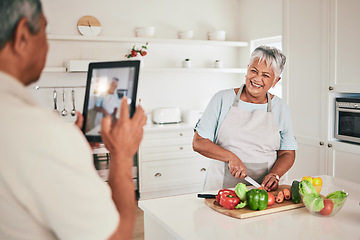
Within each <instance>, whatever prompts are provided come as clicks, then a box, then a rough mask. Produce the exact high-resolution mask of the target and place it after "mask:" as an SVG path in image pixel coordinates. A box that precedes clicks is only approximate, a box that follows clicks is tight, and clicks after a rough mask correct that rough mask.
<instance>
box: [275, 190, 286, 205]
mask: <svg viewBox="0 0 360 240" xmlns="http://www.w3.org/2000/svg"><path fill="white" fill-rule="evenodd" d="M275 201H276V202H277V203H282V202H283V201H284V192H283V191H280V192H278V194H277V195H276V199H275Z"/></svg>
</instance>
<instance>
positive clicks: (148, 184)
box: [139, 124, 209, 199]
mask: <svg viewBox="0 0 360 240" xmlns="http://www.w3.org/2000/svg"><path fill="white" fill-rule="evenodd" d="M193 135H194V131H193V126H188V125H183V124H171V125H150V126H146V127H145V132H144V138H143V141H142V143H141V146H140V149H139V180H140V198H141V199H147V198H155V197H162V196H170V195H176V194H184V193H191V192H200V191H202V189H203V185H204V181H205V177H206V173H207V168H208V164H209V160H208V159H207V158H205V157H203V156H201V155H199V154H198V153H195V152H194V151H193V149H192V138H193Z"/></svg>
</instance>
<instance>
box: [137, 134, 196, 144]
mask: <svg viewBox="0 0 360 240" xmlns="http://www.w3.org/2000/svg"><path fill="white" fill-rule="evenodd" d="M193 136H194V132H193V131H189V130H187V131H171V132H168V131H166V132H161V133H145V134H144V137H143V140H142V142H141V146H143V147H151V146H167V145H174V144H180V143H183V144H185V143H188V144H192V139H193Z"/></svg>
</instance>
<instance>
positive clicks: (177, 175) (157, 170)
mask: <svg viewBox="0 0 360 240" xmlns="http://www.w3.org/2000/svg"><path fill="white" fill-rule="evenodd" d="M208 165H209V160H208V159H207V158H203V157H198V158H185V159H176V160H167V161H152V162H143V163H141V167H140V191H141V192H149V191H161V190H171V189H172V188H179V187H184V186H185V187H186V186H191V185H193V184H199V183H200V184H202V183H204V181H205V177H206V173H207V168H208Z"/></svg>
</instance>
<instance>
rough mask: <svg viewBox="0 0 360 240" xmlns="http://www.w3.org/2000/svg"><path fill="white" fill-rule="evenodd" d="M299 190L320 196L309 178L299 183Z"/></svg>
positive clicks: (302, 192) (303, 193)
mask: <svg viewBox="0 0 360 240" xmlns="http://www.w3.org/2000/svg"><path fill="white" fill-rule="evenodd" d="M299 191H300V193H301V194H302V195H306V194H316V195H317V196H319V193H318V192H317V191H316V189H315V188H314V186H313V185H312V184H311V182H309V181H308V180H302V181H301V182H300V184H299Z"/></svg>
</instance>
